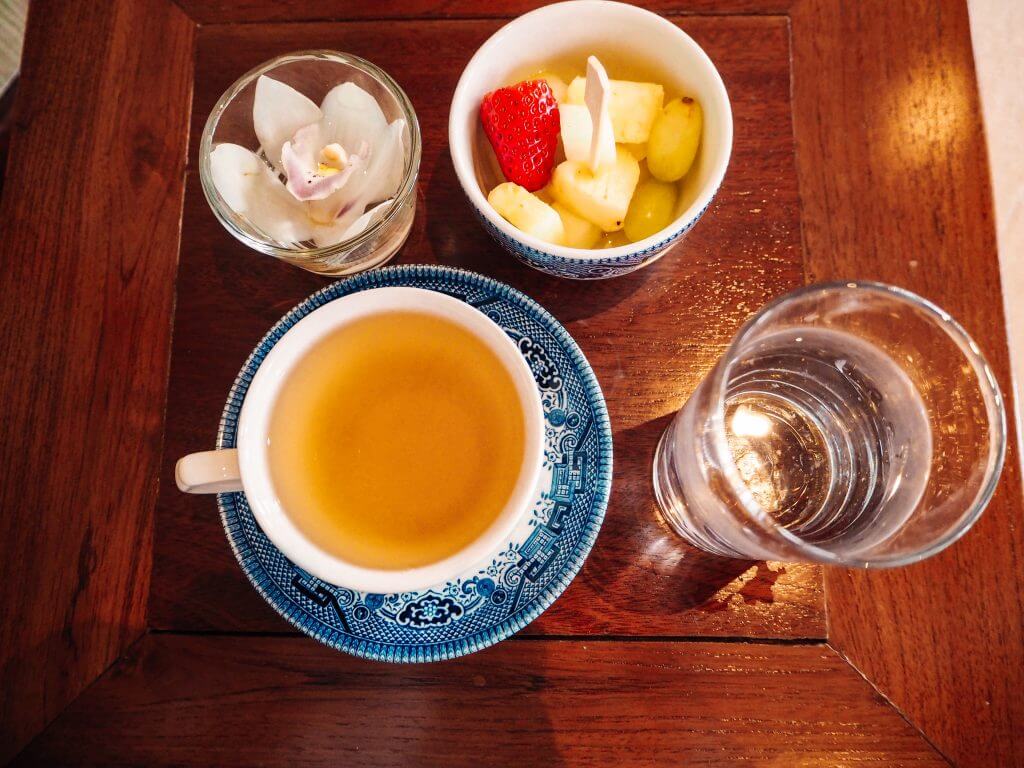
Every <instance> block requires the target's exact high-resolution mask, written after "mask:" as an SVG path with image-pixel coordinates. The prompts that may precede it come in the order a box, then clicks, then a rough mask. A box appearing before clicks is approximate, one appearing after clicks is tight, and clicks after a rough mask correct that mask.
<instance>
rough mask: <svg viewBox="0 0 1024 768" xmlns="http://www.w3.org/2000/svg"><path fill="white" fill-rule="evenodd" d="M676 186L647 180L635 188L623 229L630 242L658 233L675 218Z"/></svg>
mask: <svg viewBox="0 0 1024 768" xmlns="http://www.w3.org/2000/svg"><path fill="white" fill-rule="evenodd" d="M675 211H676V185H675V184H667V183H665V182H664V181H657V180H656V179H648V180H647V181H645V182H644V183H643V184H640V185H639V186H638V187H637V188H636V192H634V193H633V199H632V200H630V202H629V210H628V211H627V212H626V224H625V226H624V227H623V229H624V230H625V232H626V237H628V238H629V239H630V241H631V242H634V243H635V242H636V241H637V240H643V239H644V238H645V237H650V236H651V235H653V234H654V233H655V232H660V231H661V230H663V229H664V228H665V227H667V226H668V225H669V224H671V223H672V219H673V218H675Z"/></svg>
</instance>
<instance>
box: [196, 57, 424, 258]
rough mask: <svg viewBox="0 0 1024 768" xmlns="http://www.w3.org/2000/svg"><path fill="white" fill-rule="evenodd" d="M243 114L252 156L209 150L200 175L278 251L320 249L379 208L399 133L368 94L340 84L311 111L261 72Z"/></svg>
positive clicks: (397, 154)
mask: <svg viewBox="0 0 1024 768" xmlns="http://www.w3.org/2000/svg"><path fill="white" fill-rule="evenodd" d="M252 113H253V129H254V131H255V133H256V138H257V139H259V142H260V150H261V155H262V156H261V155H260V154H257V153H254V152H252V151H250V150H248V149H246V148H245V147H241V146H239V145H237V144H218V145H217V146H216V147H215V148H214V149H213V152H211V153H210V168H211V171H212V176H213V183H214V185H215V186H216V187H217V191H218V193H220V196H221V197H222V198H223V199H224V201H225V202H226V203H227V204H228V206H230V207H231V209H232V210H233V211H234V212H235V213H237V214H238V215H240V216H243V217H245V218H246V219H247V220H248V222H249V223H250V224H251V225H252V226H253V227H254V228H255V229H257V230H258V231H260V232H262V233H263V234H264V235H266V236H267V237H268V238H269V239H271V240H274V241H275V242H277V243H278V244H279V245H282V246H285V247H294V246H296V245H304V244H308V243H310V242H312V243H313V244H315V245H316V246H318V247H324V246H329V245H335V244H336V243H340V242H342V241H343V240H348V239H351V238H353V237H355V236H356V235H358V234H359V233H360V232H362V231H364V230H365V229H366V228H367V227H369V226H370V225H371V224H372V223H374V222H375V221H376V220H378V219H379V218H380V217H381V216H382V215H383V213H384V211H385V210H387V207H388V206H389V205H390V204H391V202H392V201H393V199H394V196H395V195H396V193H397V192H398V187H399V185H400V184H401V182H402V170H403V168H404V164H405V152H404V148H405V142H406V140H407V138H406V130H407V128H406V124H405V121H404V120H402V119H398V120H395V121H393V122H392V123H390V124H389V123H388V122H387V118H385V116H384V113H383V111H381V108H380V105H379V104H377V101H376V99H374V98H373V96H371V95H370V94H369V93H367V92H366V91H364V90H363V89H362V88H360V87H359V86H357V85H355V84H354V83H342V84H341V85H339V86H337V87H335V88H333V89H332V90H331V91H330V92H329V93H328V94H327V95H326V96H325V97H324V100H323V103H322V104H321V105H320V106H319V107H318V106H317V105H316V104H314V103H313V102H312V101H310V100H309V99H307V98H306V97H305V96H303V95H302V94H301V93H299V92H298V91H296V90H295V89H294V88H292V87H291V86H289V85H285V84H284V83H281V82H278V81H277V80H272V79H271V78H269V77H267V76H265V75H264V76H262V77H260V78H259V79H258V80H257V81H256V94H255V100H254V103H253V110H252Z"/></svg>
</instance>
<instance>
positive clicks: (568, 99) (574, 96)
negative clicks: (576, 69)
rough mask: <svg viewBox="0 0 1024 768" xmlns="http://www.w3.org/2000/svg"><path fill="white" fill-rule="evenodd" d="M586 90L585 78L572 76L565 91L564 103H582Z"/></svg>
mask: <svg viewBox="0 0 1024 768" xmlns="http://www.w3.org/2000/svg"><path fill="white" fill-rule="evenodd" d="M586 92H587V78H585V77H574V78H573V79H572V82H571V83H569V90H567V91H566V92H565V103H566V104H583V103H584V101H583V94H584V93H586Z"/></svg>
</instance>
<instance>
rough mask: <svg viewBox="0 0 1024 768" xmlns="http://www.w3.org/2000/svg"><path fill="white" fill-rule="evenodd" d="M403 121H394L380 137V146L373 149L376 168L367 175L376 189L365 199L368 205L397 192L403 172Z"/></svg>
mask: <svg viewBox="0 0 1024 768" xmlns="http://www.w3.org/2000/svg"><path fill="white" fill-rule="evenodd" d="M405 127H406V126H405V120H402V119H398V120H395V121H394V122H393V123H391V125H389V126H388V130H387V133H386V134H385V135H384V136H382V137H381V138H382V141H381V145H380V146H378V147H374V149H375V150H376V152H375V153H374V159H375V160H376V161H377V166H375V167H374V168H372V169H370V171H369V173H372V174H373V178H374V179H375V180H376V181H377V184H376V188H375V190H374V191H373V193H372V194H371V195H370V196H369V198H368V199H367V202H368V203H376V202H378V201H380V200H384V199H385V198H388V197H393V196H394V195H395V193H396V192H398V187H399V186H400V185H401V183H402V176H403V171H404V170H405V151H404V150H405V147H404V144H405V141H404V138H405Z"/></svg>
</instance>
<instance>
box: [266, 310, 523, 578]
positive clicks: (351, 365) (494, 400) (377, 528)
mask: <svg viewBox="0 0 1024 768" xmlns="http://www.w3.org/2000/svg"><path fill="white" fill-rule="evenodd" d="M268 442H269V448H268V450H269V462H270V471H271V476H272V480H273V483H274V487H275V489H276V491H277V494H278V497H279V498H280V501H281V504H282V506H283V507H284V508H285V509H287V510H288V513H289V515H290V516H291V518H292V520H293V521H294V523H295V524H296V525H297V526H298V527H299V529H300V530H301V531H302V532H303V533H304V534H305V535H306V536H307V537H308V538H309V539H310V540H312V541H314V542H315V543H316V544H318V545H319V546H320V547H322V548H323V549H324V550H326V551H327V552H329V553H330V554H332V555H334V556H335V557H339V558H341V559H343V560H346V561H348V562H350V563H353V564H355V565H360V566H363V567H367V568H377V569H395V570H397V569H404V568H413V567H418V566H424V565H429V564H431V563H435V562H438V561H440V560H443V559H444V558H446V557H448V556H450V555H453V554H455V553H457V552H458V551H460V550H461V549H464V548H465V547H466V546H467V545H469V544H471V543H472V542H473V541H474V540H476V539H477V538H479V536H480V535H481V534H483V533H484V531H486V530H487V528H488V527H489V526H490V525H491V524H492V523H493V522H494V520H495V518H497V517H498V515H499V514H500V513H501V511H502V510H503V508H504V507H505V504H506V503H507V502H508V500H509V498H510V496H511V495H512V491H513V489H514V487H515V485H516V481H517V480H518V478H519V474H520V471H521V468H522V462H523V455H524V450H525V420H524V417H523V413H522V408H521V406H520V401H519V397H518V394H517V391H516V388H515V384H514V382H513V380H512V376H511V375H510V374H509V372H508V371H507V369H506V368H505V367H504V365H503V364H502V363H501V361H500V360H499V359H498V357H497V356H496V355H495V354H494V352H492V351H491V350H490V349H489V348H488V347H487V345H486V344H485V343H484V342H482V341H481V340H480V339H478V338H477V337H476V336H475V335H473V334H472V333H471V332H469V331H467V330H465V329H464V328H462V327H461V326H458V325H456V324H454V323H452V322H450V321H448V320H445V319H442V318H439V317H436V316H433V315H428V314H424V313H418V312H390V313H383V314H378V315H373V316H370V317H366V318H362V319H359V320H355V321H353V322H352V323H349V324H348V325H345V326H343V327H342V328H341V329H339V330H337V331H335V332H333V333H332V334H331V335H329V336H327V337H326V338H324V339H323V340H321V341H320V342H319V343H318V344H317V345H316V346H314V347H313V348H312V349H311V350H310V351H309V352H308V353H307V355H306V356H305V357H304V358H302V359H301V360H300V361H299V362H298V363H297V364H296V366H295V368H294V370H293V371H292V372H291V374H290V375H289V377H288V380H287V381H286V382H285V384H284V385H283V387H282V390H281V392H280V394H279V395H278V401H277V404H276V407H275V409H274V416H273V419H272V421H271V424H270V432H269V440H268Z"/></svg>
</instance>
